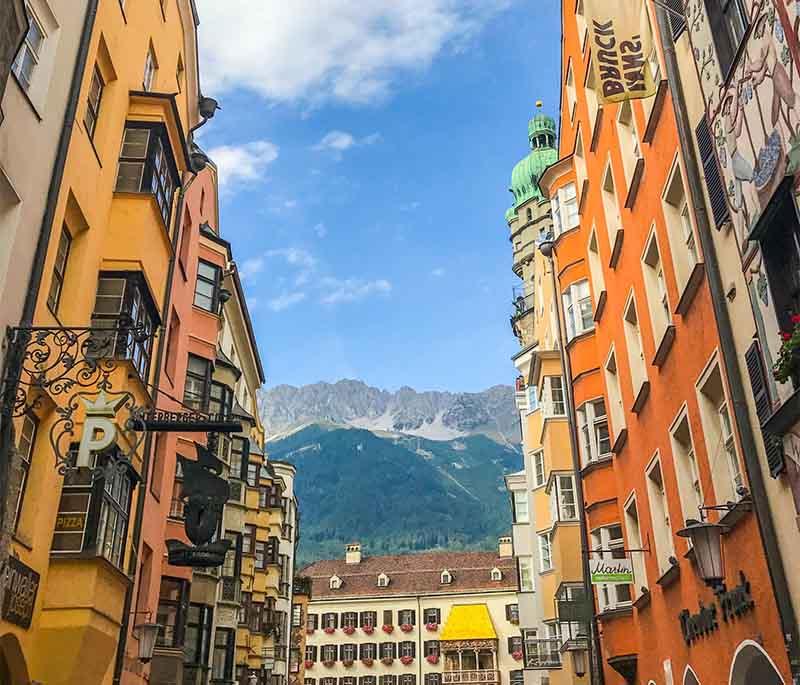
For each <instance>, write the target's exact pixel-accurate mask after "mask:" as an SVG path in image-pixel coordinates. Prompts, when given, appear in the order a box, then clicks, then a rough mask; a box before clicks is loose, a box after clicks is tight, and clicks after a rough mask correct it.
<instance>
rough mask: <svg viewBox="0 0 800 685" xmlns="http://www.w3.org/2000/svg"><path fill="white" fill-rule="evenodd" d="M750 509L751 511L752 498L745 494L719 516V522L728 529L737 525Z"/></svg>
mask: <svg viewBox="0 0 800 685" xmlns="http://www.w3.org/2000/svg"><path fill="white" fill-rule="evenodd" d="M751 511H753V498H752V497H751V496H750V495H745V496H744V497H742V499H740V500H739V501H738V502H736V503H735V504H734V505H733V507H732V508H731V509H730V511H728V512H726V513H725V515H724V516H723V517H721V518H720V520H719V524H720V525H721V526H725V528H727V529H728V531H730V530H731V529H733V528H735V527H736V526H737V525H739V523H740V522H741V521H742V520H743V519H744V518H746V517H747V515H748V514H749V513H750V512H751Z"/></svg>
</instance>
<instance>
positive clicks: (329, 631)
mask: <svg viewBox="0 0 800 685" xmlns="http://www.w3.org/2000/svg"><path fill="white" fill-rule="evenodd" d="M325 632H326V633H327V634H328V635H333V634H334V633H335V632H336V628H331V626H328V627H327V628H325Z"/></svg>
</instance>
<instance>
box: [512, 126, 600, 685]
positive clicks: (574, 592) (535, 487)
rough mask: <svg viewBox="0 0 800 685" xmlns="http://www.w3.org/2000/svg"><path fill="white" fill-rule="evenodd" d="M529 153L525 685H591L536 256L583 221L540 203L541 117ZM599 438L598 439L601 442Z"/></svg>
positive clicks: (521, 192) (572, 489)
mask: <svg viewBox="0 0 800 685" xmlns="http://www.w3.org/2000/svg"><path fill="white" fill-rule="evenodd" d="M528 137H529V142H530V147H531V152H530V153H529V155H528V156H527V157H525V158H524V159H523V160H522V161H521V162H519V164H517V166H516V167H515V168H514V171H513V174H512V182H511V188H510V190H511V192H512V194H513V196H514V204H513V206H512V208H511V209H510V210H509V211H508V212H507V214H506V221H507V224H508V227H509V230H510V238H509V239H510V242H511V244H512V249H513V271H514V273H515V275H516V276H517V277H518V278H519V279H520V284H519V285H518V286H517V287H515V289H514V294H513V302H512V315H511V326H512V329H513V331H514V334H515V335H516V337H517V338H518V340H519V343H520V351H519V352H518V353H517V354H516V355H515V356H514V357H513V362H514V365H515V366H516V368H517V371H518V373H519V376H518V377H517V382H516V400H517V408H518V410H519V412H520V420H521V421H520V423H521V427H522V443H523V454H524V469H523V470H522V471H520V472H518V473H514V474H511V475H509V476H507V477H506V486H507V489H508V490H509V493H510V495H511V498H512V503H513V512H514V523H513V529H512V538H513V544H514V556H515V557H516V558H517V563H518V566H519V571H520V573H519V575H520V578H519V580H520V584H519V628H520V633H521V636H522V638H523V645H524V651H525V656H524V664H525V670H524V678H525V683H526V685H562V684H563V685H566V684H567V683H570V684H572V683H584V682H587V675H586V669H585V667H584V666H583V663H582V658H581V657H579V658H578V659H577V660H576V659H574V658H571V656H570V655H568V653H569V652H575V651H577V652H578V653H582V652H583V651H584V650H585V649H586V631H585V628H584V626H583V625H582V622H581V621H580V620H576V619H577V618H578V615H579V614H580V607H581V606H582V597H583V596H584V594H583V593H584V584H583V573H582V558H581V536H580V523H579V520H580V515H581V511H580V510H581V507H580V503H579V500H578V497H577V494H576V482H575V475H574V464H573V459H572V449H571V442H570V427H569V423H568V420H567V396H566V394H565V387H564V373H563V369H562V366H561V355H560V352H559V347H560V344H561V343H560V335H559V330H558V324H557V318H556V313H555V310H554V309H553V307H554V303H556V302H557V301H558V297H557V295H556V294H555V292H554V289H553V278H552V273H551V266H550V264H549V263H548V261H547V260H546V259H545V258H544V257H543V256H542V254H541V253H540V252H539V250H538V241H539V240H540V238H542V237H544V236H547V235H549V234H550V233H551V232H552V231H553V230H554V224H555V223H558V225H567V224H568V223H569V222H571V221H574V220H575V218H576V217H577V207H576V206H575V207H574V213H573V206H572V205H573V204H574V201H575V198H574V196H571V197H564V198H562V199H563V202H561V203H560V205H557V206H556V207H555V211H553V209H554V208H553V207H551V203H550V202H549V201H548V200H547V199H546V198H545V197H544V196H543V195H542V193H541V191H540V189H539V186H538V182H539V178H540V177H541V175H542V173H543V172H544V171H545V169H547V167H548V166H550V165H551V164H553V163H554V162H555V161H556V159H557V152H556V148H555V145H556V136H555V122H554V121H553V120H552V119H550V118H549V117H546V116H543V115H541V114H539V115H537V116H535V117H534V118H533V119H531V121H530V122H529V126H528ZM594 434H595V433H592V435H594Z"/></svg>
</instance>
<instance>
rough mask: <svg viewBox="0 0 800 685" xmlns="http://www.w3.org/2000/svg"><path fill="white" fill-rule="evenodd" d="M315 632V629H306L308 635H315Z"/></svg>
mask: <svg viewBox="0 0 800 685" xmlns="http://www.w3.org/2000/svg"><path fill="white" fill-rule="evenodd" d="M315 632H316V630H315V629H314V628H306V635H313V634H314V633H315Z"/></svg>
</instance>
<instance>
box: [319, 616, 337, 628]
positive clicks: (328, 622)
mask: <svg viewBox="0 0 800 685" xmlns="http://www.w3.org/2000/svg"><path fill="white" fill-rule="evenodd" d="M338 627H339V617H338V615H337V614H335V613H326V614H322V628H323V630H324V629H325V628H328V629H330V628H333V629H334V630H336V628H338Z"/></svg>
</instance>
